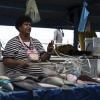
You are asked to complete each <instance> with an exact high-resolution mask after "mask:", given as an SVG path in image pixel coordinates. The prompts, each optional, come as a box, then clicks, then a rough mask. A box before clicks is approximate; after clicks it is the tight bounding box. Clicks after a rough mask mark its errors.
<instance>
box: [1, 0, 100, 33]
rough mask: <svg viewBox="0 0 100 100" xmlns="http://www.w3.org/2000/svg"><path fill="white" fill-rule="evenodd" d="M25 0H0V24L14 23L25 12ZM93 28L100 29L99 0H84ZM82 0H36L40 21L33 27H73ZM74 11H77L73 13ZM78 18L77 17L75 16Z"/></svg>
mask: <svg viewBox="0 0 100 100" xmlns="http://www.w3.org/2000/svg"><path fill="white" fill-rule="evenodd" d="M26 1H27V0H0V25H14V22H15V20H16V18H18V17H19V16H21V15H24V14H25V9H26ZM85 1H86V2H87V3H88V6H87V9H88V11H89V12H90V14H89V16H90V21H91V24H92V27H93V29H95V30H96V31H100V0H85ZM83 2H84V0H36V4H37V7H38V10H39V13H40V17H41V21H40V22H38V23H35V24H33V27H45V28H62V29H74V25H75V24H74V22H75V16H74V15H76V16H77V17H79V16H78V15H80V12H81V10H82V7H83ZM75 12H77V13H76V14H75ZM77 19H78V20H79V18H77Z"/></svg>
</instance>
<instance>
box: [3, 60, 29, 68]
mask: <svg viewBox="0 0 100 100" xmlns="http://www.w3.org/2000/svg"><path fill="white" fill-rule="evenodd" d="M3 63H4V65H5V66H9V67H14V66H18V65H20V66H21V67H28V66H29V64H28V63H27V62H26V61H23V60H14V59H12V58H4V59H3Z"/></svg>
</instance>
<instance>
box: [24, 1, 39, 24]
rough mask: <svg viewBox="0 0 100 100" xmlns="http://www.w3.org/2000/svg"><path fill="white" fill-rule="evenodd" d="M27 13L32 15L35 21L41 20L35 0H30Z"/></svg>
mask: <svg viewBox="0 0 100 100" xmlns="http://www.w3.org/2000/svg"><path fill="white" fill-rule="evenodd" d="M25 15H28V16H30V18H31V19H32V22H33V23H36V22H39V21H40V15H39V11H38V8H37V5H36V2H35V0H28V2H27V4H26V12H25Z"/></svg>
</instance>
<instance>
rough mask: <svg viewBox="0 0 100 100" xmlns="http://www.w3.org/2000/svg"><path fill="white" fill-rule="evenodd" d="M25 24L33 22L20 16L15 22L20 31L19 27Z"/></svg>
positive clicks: (27, 17) (26, 17)
mask: <svg viewBox="0 0 100 100" xmlns="http://www.w3.org/2000/svg"><path fill="white" fill-rule="evenodd" d="M24 22H30V23H32V20H31V18H30V17H29V16H20V17H19V18H18V19H17V20H16V21H15V28H16V29H17V30H18V31H19V27H20V26H22V24H23V23H24Z"/></svg>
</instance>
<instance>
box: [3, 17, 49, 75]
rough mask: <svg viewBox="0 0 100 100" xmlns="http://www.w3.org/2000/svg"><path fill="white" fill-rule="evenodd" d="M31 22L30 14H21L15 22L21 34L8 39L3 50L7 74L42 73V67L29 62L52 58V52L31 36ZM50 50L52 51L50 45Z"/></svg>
mask: <svg viewBox="0 0 100 100" xmlns="http://www.w3.org/2000/svg"><path fill="white" fill-rule="evenodd" d="M31 24H32V20H31V18H30V17H29V16H21V17H19V18H18V19H17V20H16V22H15V27H16V29H17V30H18V31H19V35H18V36H15V37H13V38H12V39H11V40H9V41H8V43H7V44H6V47H5V50H4V52H3V63H4V65H5V66H6V75H10V74H14V73H36V74H38V73H42V72H41V68H34V67H29V63H30V62H34V61H46V60H49V59H50V54H49V53H48V52H46V51H45V50H44V48H43V46H42V44H41V43H40V42H39V41H38V40H37V39H35V38H32V37H31V36H30V32H31ZM50 49H51V47H50ZM48 51H50V50H49V46H48Z"/></svg>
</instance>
